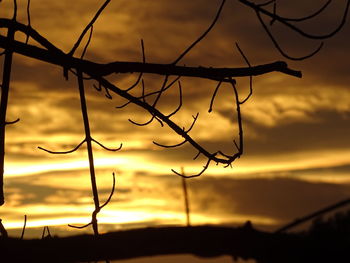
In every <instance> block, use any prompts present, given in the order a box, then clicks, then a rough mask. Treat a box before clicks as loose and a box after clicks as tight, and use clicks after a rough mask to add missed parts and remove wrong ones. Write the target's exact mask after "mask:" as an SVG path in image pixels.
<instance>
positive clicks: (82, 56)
mask: <svg viewBox="0 0 350 263" xmlns="http://www.w3.org/2000/svg"><path fill="white" fill-rule="evenodd" d="M93 32H94V26H93V25H92V26H91V27H90V34H89V38H88V41H87V42H86V45H85V46H84V49H83V52H82V53H81V56H80V58H81V59H83V58H84V56H85V53H86V50H87V49H88V47H89V44H90V42H91V38H92V33H93Z"/></svg>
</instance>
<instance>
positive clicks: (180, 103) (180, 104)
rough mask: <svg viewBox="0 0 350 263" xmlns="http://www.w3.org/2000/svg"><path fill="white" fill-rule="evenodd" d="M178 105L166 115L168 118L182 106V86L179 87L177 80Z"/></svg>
mask: <svg viewBox="0 0 350 263" xmlns="http://www.w3.org/2000/svg"><path fill="white" fill-rule="evenodd" d="M178 83H179V100H180V101H179V105H178V106H177V108H176V109H175V110H174V111H173V112H172V113H170V114H169V115H168V116H167V117H168V118H170V117H171V116H173V115H175V114H176V113H177V112H178V111H179V110H180V109H181V107H182V87H181V82H180V81H179V82H178Z"/></svg>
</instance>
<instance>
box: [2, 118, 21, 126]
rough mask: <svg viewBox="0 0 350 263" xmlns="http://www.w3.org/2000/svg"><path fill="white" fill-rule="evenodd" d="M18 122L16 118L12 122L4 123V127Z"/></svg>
mask: <svg viewBox="0 0 350 263" xmlns="http://www.w3.org/2000/svg"><path fill="white" fill-rule="evenodd" d="M19 121H20V119H19V118H17V119H16V120H14V121H6V122H5V125H11V124H15V123H17V122H19Z"/></svg>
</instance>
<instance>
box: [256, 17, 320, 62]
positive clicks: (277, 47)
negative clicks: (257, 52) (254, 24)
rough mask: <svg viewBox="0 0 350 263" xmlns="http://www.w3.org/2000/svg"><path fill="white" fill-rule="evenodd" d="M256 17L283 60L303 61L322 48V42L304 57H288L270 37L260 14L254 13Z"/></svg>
mask: <svg viewBox="0 0 350 263" xmlns="http://www.w3.org/2000/svg"><path fill="white" fill-rule="evenodd" d="M256 15H257V17H258V19H259V21H260V24H261V25H262V27H263V28H264V29H265V32H266V33H267V35H268V36H269V37H270V39H271V41H272V43H273V44H274V46H275V48H276V49H277V50H278V51H279V52H280V53H281V55H282V56H284V57H285V58H288V59H290V60H304V59H307V58H310V57H312V56H314V55H315V54H317V53H318V52H319V51H320V50H321V48H322V47H323V42H321V44H320V45H319V46H318V48H316V49H315V50H314V51H312V52H310V53H309V54H307V55H305V56H301V57H293V56H290V55H288V54H287V53H286V52H285V51H284V50H283V49H282V48H281V46H280V44H279V43H278V41H277V40H276V39H275V37H274V36H273V35H272V33H271V32H270V30H269V29H268V27H267V26H266V24H265V22H264V20H263V19H262V17H261V15H260V12H259V11H256Z"/></svg>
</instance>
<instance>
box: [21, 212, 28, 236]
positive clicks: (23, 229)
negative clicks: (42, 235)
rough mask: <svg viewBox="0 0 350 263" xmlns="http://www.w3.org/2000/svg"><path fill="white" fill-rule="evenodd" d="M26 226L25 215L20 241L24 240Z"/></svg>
mask: <svg viewBox="0 0 350 263" xmlns="http://www.w3.org/2000/svg"><path fill="white" fill-rule="evenodd" d="M26 225H27V215H24V223H23V228H22V234H21V237H20V239H23V238H24V232H25V230H26Z"/></svg>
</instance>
